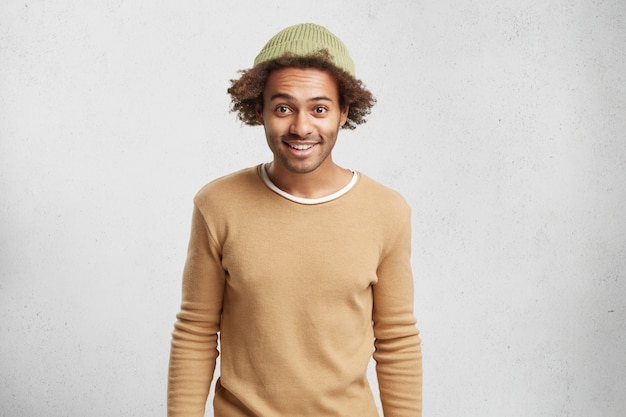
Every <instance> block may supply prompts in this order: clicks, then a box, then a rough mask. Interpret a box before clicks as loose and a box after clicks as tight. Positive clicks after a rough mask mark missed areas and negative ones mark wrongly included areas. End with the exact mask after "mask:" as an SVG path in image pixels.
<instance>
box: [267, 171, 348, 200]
mask: <svg viewBox="0 0 626 417" xmlns="http://www.w3.org/2000/svg"><path fill="white" fill-rule="evenodd" d="M266 165H267V164H261V167H260V169H259V171H260V174H261V179H262V180H263V182H264V183H265V185H267V186H268V188H269V189H271V190H272V191H274V192H275V193H276V194H278V195H280V196H282V197H285V198H286V199H288V200H291V201H294V202H296V203H300V204H321V203H326V202H329V201H332V200H335V199H337V198H339V197H341V196H342V195H344V194H345V193H347V192H348V191H350V190H351V189H352V188H353V187H354V185H355V184H356V183H357V180H358V179H359V174H358V173H357V172H356V171H354V170H350V172H352V179H351V180H350V182H349V183H348V184H346V185H345V186H344V187H343V188H341V189H340V190H338V191H335V192H334V193H332V194H329V195H327V196H324V197H319V198H305V197H298V196H295V195H293V194H289V193H288V192H286V191H283V190H281V189H280V188H278V187H277V186H276V184H274V183H273V182H272V180H271V179H270V177H269V175H267V170H266V169H265V166H266Z"/></svg>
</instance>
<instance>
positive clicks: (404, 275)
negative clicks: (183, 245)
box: [168, 167, 422, 417]
mask: <svg viewBox="0 0 626 417" xmlns="http://www.w3.org/2000/svg"><path fill="white" fill-rule="evenodd" d="M410 246H411V226H410V209H409V207H408V206H407V204H406V203H405V201H404V200H403V199H402V197H401V196H400V195H399V194H397V193H396V192H394V191H391V190H390V189H388V188H386V187H383V186H382V185H380V184H378V183H376V182H374V181H373V180H371V179H369V178H367V177H365V176H364V175H362V174H359V179H358V182H357V183H356V185H354V187H353V188H352V189H351V190H350V191H348V192H347V193H345V194H344V195H342V196H340V197H338V198H336V199H334V200H331V201H328V202H324V203H320V204H301V203H298V202H294V201H292V200H290V199H287V198H285V197H284V196H280V195H278V194H277V193H276V192H274V191H272V190H270V189H269V188H268V187H267V186H266V184H265V183H264V182H263V181H262V179H261V177H260V167H254V168H248V169H246V170H243V171H240V172H237V173H234V174H231V175H229V176H226V177H223V178H220V179H218V180H215V181H213V182H211V183H209V184H208V185H206V186H205V187H204V188H203V189H202V190H200V192H199V193H198V194H197V196H196V198H195V199H194V211H193V218H192V229H191V238H190V243H189V250H188V256H187V261H186V264H185V269H184V274H183V290H182V305H181V311H180V313H179V314H178V315H177V319H178V320H177V321H176V324H175V327H174V332H173V338H172V348H171V356H170V366H169V386H168V416H169V417H195V416H198V417H200V416H203V415H204V408H205V404H206V399H207V396H208V393H209V387H210V384H211V381H212V378H213V373H214V370H215V361H216V358H217V356H218V334H219V339H220V341H219V352H220V353H221V358H220V360H221V367H220V378H219V379H218V381H217V382H216V389H215V400H214V410H215V417H240V416H241V417H243V416H246V417H250V416H262V417H272V416H281V417H283V416H284V417H296V416H312V417H322V416H324V417H329V416H345V417H373V416H378V413H377V410H376V406H375V403H374V399H373V395H372V392H371V390H370V387H369V384H368V382H367V378H366V369H367V365H368V362H369V359H370V358H371V356H372V353H373V356H374V359H375V360H376V371H377V377H378V382H379V388H380V398H381V402H382V405H383V412H384V415H385V417H401V416H402V417H403V416H407V417H408V416H411V417H418V416H421V383H422V381H421V379H422V364H421V348H420V339H419V336H418V331H417V329H416V327H415V319H414V316H413V280H412V274H411V265H410Z"/></svg>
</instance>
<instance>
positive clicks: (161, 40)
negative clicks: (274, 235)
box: [0, 0, 626, 417]
mask: <svg viewBox="0 0 626 417" xmlns="http://www.w3.org/2000/svg"><path fill="white" fill-rule="evenodd" d="M303 21H314V22H317V23H320V24H323V25H325V26H327V27H328V28H329V29H331V30H332V31H334V32H335V33H336V34H338V35H339V36H340V37H341V38H342V39H343V40H344V42H345V43H346V44H347V45H348V47H349V49H350V51H351V54H352V56H353V58H354V60H355V62H356V64H357V73H358V76H359V77H360V78H361V79H362V80H363V81H364V82H365V84H366V85H367V86H368V87H369V88H370V89H371V90H372V91H373V92H374V93H375V94H376V96H377V98H378V105H377V107H376V108H375V109H374V112H373V114H372V117H371V118H370V121H369V123H368V124H366V125H364V126H362V127H359V128H358V129H357V130H355V131H354V132H344V133H342V135H341V136H340V139H339V143H338V146H337V148H336V153H335V160H336V161H337V162H339V163H340V164H342V165H344V166H348V167H351V168H355V169H359V170H361V171H363V172H365V173H366V174H368V175H370V176H372V177H374V178H376V179H378V180H379V181H380V182H382V183H384V184H386V185H388V186H390V187H392V188H395V189H397V190H398V191H400V192H402V193H403V194H404V195H405V197H406V199H407V200H408V202H409V203H410V204H411V206H412V207H413V233H414V237H413V265H414V268H415V283H416V293H415V306H416V316H417V318H418V322H419V327H420V329H421V331H422V337H423V350H424V415H425V416H444V417H456V416H476V417H502V416H507V417H528V416H536V417H544V416H545V417H555V416H572V417H588V416H603V417H621V416H623V413H624V410H626V396H625V395H624V392H626V356H625V355H624V347H625V346H626V215H625V214H624V213H625V208H624V207H625V206H626V133H625V132H626V75H625V74H626V3H624V2H623V1H622V0H614V1H609V0H604V1H603V0H597V1H592V0H584V1H557V0H546V1H534V0H533V1H524V2H520V1H506V0H505V1H502V0H498V1H496V0H483V1H480V2H478V1H467V2H456V1H454V2H453V1H445V0H444V1H439V2H426V1H420V0H418V1H414V0H404V1H393V2H392V1H371V0H367V1H357V0H350V1H343V2H336V1H319V2H307V3H299V2H276V1H273V0H268V1H263V2H258V1H249V2H241V1H236V0H235V1H228V2H226V1H223V2H209V1H182V2H165V1H152V0H151V1H148V0H135V1H128V2H123V1H121V0H108V1H97V2H96V1H80V2H79V1H70V0H58V1H29V0H24V1H19V2H18V1H13V0H5V1H3V2H2V3H1V4H0V196H1V197H0V317H1V320H0V415H2V416H11V417H26V416H44V415H45V416H50V417H57V416H58V417H61V416H86V415H89V416H94V417H109V416H114V415H116V416H137V417H145V416H151V415H165V389H166V375H167V360H168V354H169V341H170V333H171V330H172V325H173V322H174V315H175V313H176V312H177V310H178V305H179V297H180V275H181V270H182V266H183V262H184V258H185V252H186V245H187V239H188V231H189V221H190V214H191V201H192V197H193V195H194V194H195V192H196V191H197V190H198V189H199V187H200V186H202V185H203V184H204V183H206V182H207V181H209V180H211V179H213V178H215V177H217V176H220V175H223V174H226V173H229V172H231V171H233V170H235V169H239V168H243V167H246V166H250V165H253V164H257V163H259V162H262V161H267V160H269V159H270V153H269V151H268V150H267V149H266V144H265V140H264V137H263V131H262V129H261V128H250V127H242V126H241V125H240V123H239V122H238V121H237V120H236V118H235V116H234V115H233V114H230V113H229V111H228V97H227V95H226V93H225V90H226V88H227V87H228V80H229V79H231V78H235V77H237V70H239V69H243V68H248V67H249V66H250V65H251V62H252V60H253V58H254V56H255V55H256V53H257V52H258V51H259V50H260V48H261V47H262V46H263V44H264V43H265V41H266V40H267V39H269V37H270V36H272V35H273V34H274V33H275V32H277V31H278V30H279V29H281V28H283V27H285V26H287V25H291V24H295V23H299V22H303ZM209 409H210V407H209ZM207 415H210V411H208V412H207Z"/></svg>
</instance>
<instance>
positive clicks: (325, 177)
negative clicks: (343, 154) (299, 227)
mask: <svg viewBox="0 0 626 417" xmlns="http://www.w3.org/2000/svg"><path fill="white" fill-rule="evenodd" d="M328 159H330V158H328ZM325 162H328V163H324V164H322V165H320V166H319V167H317V169H315V170H314V171H311V172H307V173H302V174H301V173H296V172H291V171H289V170H287V169H286V168H285V167H284V166H283V165H282V164H281V163H280V162H278V161H276V160H274V161H273V162H270V163H269V164H267V165H266V166H265V169H266V171H267V175H268V177H269V178H270V180H271V181H272V182H273V183H274V185H276V186H277V187H278V188H280V189H281V190H283V191H284V192H286V193H289V194H291V195H293V196H296V197H302V198H322V197H326V196H328V195H330V194H333V193H335V192H337V191H339V190H341V189H342V188H343V187H345V186H346V185H348V183H349V182H350V180H351V179H352V175H353V174H352V172H351V171H349V170H347V169H345V168H342V167H340V166H339V165H337V164H335V163H334V162H332V160H330V161H328V160H327V161H325Z"/></svg>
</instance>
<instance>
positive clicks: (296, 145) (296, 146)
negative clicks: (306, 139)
mask: <svg viewBox="0 0 626 417" xmlns="http://www.w3.org/2000/svg"><path fill="white" fill-rule="evenodd" d="M287 145H289V147H291V148H292V149H296V150H298V151H306V150H307V149H311V148H312V147H313V144H310V143H287Z"/></svg>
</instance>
